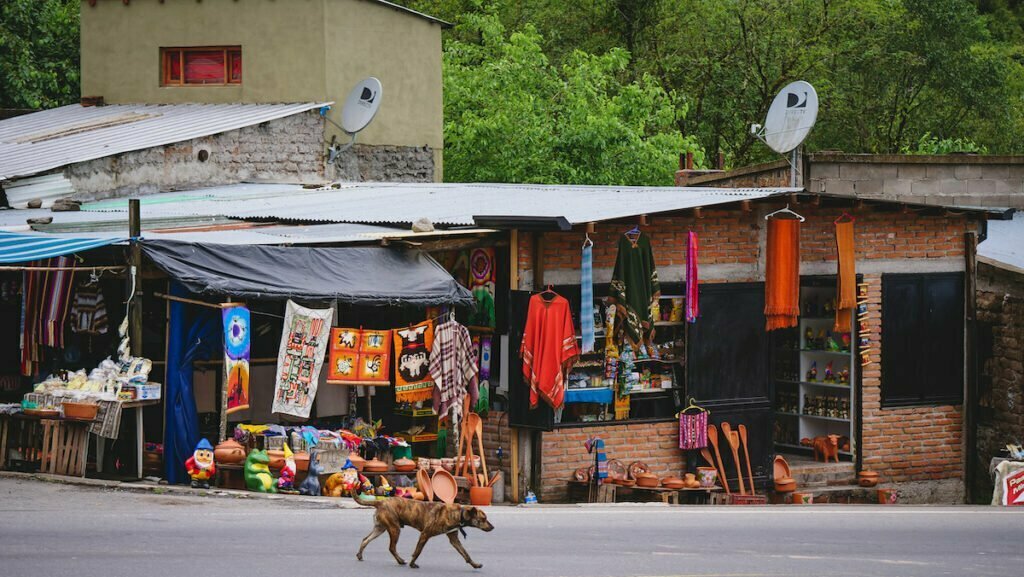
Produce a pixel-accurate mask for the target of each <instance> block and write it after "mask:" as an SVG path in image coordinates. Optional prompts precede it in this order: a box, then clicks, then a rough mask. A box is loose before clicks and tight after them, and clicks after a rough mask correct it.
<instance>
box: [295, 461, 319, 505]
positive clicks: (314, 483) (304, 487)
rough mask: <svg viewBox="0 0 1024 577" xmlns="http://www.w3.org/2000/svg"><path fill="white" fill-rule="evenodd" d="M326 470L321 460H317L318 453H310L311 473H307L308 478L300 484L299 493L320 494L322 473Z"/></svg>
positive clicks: (316, 495)
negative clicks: (321, 464)
mask: <svg viewBox="0 0 1024 577" xmlns="http://www.w3.org/2000/svg"><path fill="white" fill-rule="evenodd" d="M323 472H324V468H323V467H321V466H320V462H319V461H317V458H316V453H310V455H309V473H308V474H307V475H306V480H305V481H303V482H302V484H301V485H299V494H301V495H312V496H313V497H319V496H320V474H321V473H323Z"/></svg>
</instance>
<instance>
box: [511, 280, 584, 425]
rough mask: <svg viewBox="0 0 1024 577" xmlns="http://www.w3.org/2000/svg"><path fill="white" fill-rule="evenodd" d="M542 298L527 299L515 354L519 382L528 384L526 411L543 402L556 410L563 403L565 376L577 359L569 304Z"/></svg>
mask: <svg viewBox="0 0 1024 577" xmlns="http://www.w3.org/2000/svg"><path fill="white" fill-rule="evenodd" d="M545 296H546V295H545V294H543V293H542V294H535V295H533V296H532V297H530V308H529V311H528V312H527V315H526V330H525V331H524V332H523V342H522V345H521V346H520V350H519V354H520V356H521V357H522V358H523V378H524V379H526V382H527V383H529V384H530V407H531V408H533V407H536V406H537V402H538V401H539V400H541V399H543V401H544V402H545V403H547V404H549V405H551V407H552V408H555V409H558V408H561V407H562V405H563V403H564V400H565V381H566V373H567V372H568V370H569V369H570V368H571V367H572V365H573V363H575V362H576V358H577V357H579V347H577V346H576V331H575V329H574V328H573V324H572V311H571V310H570V308H569V301H567V300H565V298H563V297H562V296H560V295H557V294H555V295H553V296H552V297H551V298H550V300H547V299H545V298H544V297H545Z"/></svg>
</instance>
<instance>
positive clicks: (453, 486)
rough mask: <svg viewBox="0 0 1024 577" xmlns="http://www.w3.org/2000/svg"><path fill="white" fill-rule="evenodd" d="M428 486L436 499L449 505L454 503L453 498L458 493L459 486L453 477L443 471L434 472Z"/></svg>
mask: <svg viewBox="0 0 1024 577" xmlns="http://www.w3.org/2000/svg"><path fill="white" fill-rule="evenodd" d="M430 486H431V488H432V489H433V490H434V496H436V497H437V498H438V499H440V500H441V501H443V502H444V503H447V504H448V505H451V504H452V503H454V502H455V496H456V495H457V494H458V492H459V485H458V484H457V483H456V482H455V477H452V474H451V473H449V472H448V471H445V470H444V469H440V470H437V471H434V476H433V477H432V478H431V479H430Z"/></svg>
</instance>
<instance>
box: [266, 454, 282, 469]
mask: <svg viewBox="0 0 1024 577" xmlns="http://www.w3.org/2000/svg"><path fill="white" fill-rule="evenodd" d="M267 456H268V457H270V463H269V466H270V468H271V469H280V468H281V467H284V451H273V450H272V451H267Z"/></svg>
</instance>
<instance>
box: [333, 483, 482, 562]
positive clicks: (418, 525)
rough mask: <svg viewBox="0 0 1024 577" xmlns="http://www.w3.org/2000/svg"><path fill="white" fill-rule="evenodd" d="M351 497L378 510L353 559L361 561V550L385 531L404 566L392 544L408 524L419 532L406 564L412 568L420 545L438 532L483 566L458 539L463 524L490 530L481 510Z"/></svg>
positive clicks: (439, 504) (411, 501)
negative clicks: (410, 556)
mask: <svg viewBox="0 0 1024 577" xmlns="http://www.w3.org/2000/svg"><path fill="white" fill-rule="evenodd" d="M353 498H355V500H356V503H358V504H360V505H369V506H371V507H374V508H376V509H377V513H376V514H375V515H374V516H373V531H370V534H369V535H367V536H366V538H365V539H363V542H362V543H361V544H360V545H359V552H358V553H356V559H358V560H360V561H362V560H363V549H366V546H367V545H368V544H369V543H370V541H373V540H374V539H376V538H377V537H380V536H381V535H382V534H383V533H384V532H385V531H387V534H388V536H389V537H391V546H390V549H389V550H390V551H391V554H392V555H394V557H395V561H398V564H399V565H405V560H404V559H402V558H401V557H399V555H398V551H397V550H396V549H395V546H396V545H398V535H399V533H401V532H402V527H405V526H406V525H408V526H409V527H412V528H413V529H417V530H418V531H419V532H420V540H419V541H418V542H417V543H416V550H415V551H414V552H413V554H412V559H411V560H410V561H409V567H412V568H413V569H418V568H419V565H417V564H416V559H418V558H419V556H420V553H421V552H422V551H423V546H424V545H426V544H427V541H429V540H430V538H431V537H436V536H438V535H441V534H447V535H448V540H449V541H450V542H451V544H452V547H455V550H456V551H458V552H459V554H460V555H462V558H463V559H465V560H466V563H469V564H470V565H471V566H472V567H473V568H474V569H479V568H481V567H483V565H481V564H480V563H474V562H473V559H471V558H470V557H469V553H467V552H466V549H465V548H463V547H462V542H461V541H459V532H461V533H462V534H463V535H465V534H466V531H465V529H464V528H465V527H476V528H477V529H480V530H481V531H491V530H492V529H494V525H491V523H490V522H489V521H488V520H487V515H486V514H485V513H484V512H483V511H481V510H480V509H477V508H476V507H463V506H462V505H454V504H453V505H446V504H444V503H434V502H431V503H426V502H422V501H413V500H411V499H402V498H399V497H391V498H390V499H385V500H383V501H372V502H371V501H360V500H359V495H353Z"/></svg>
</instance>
